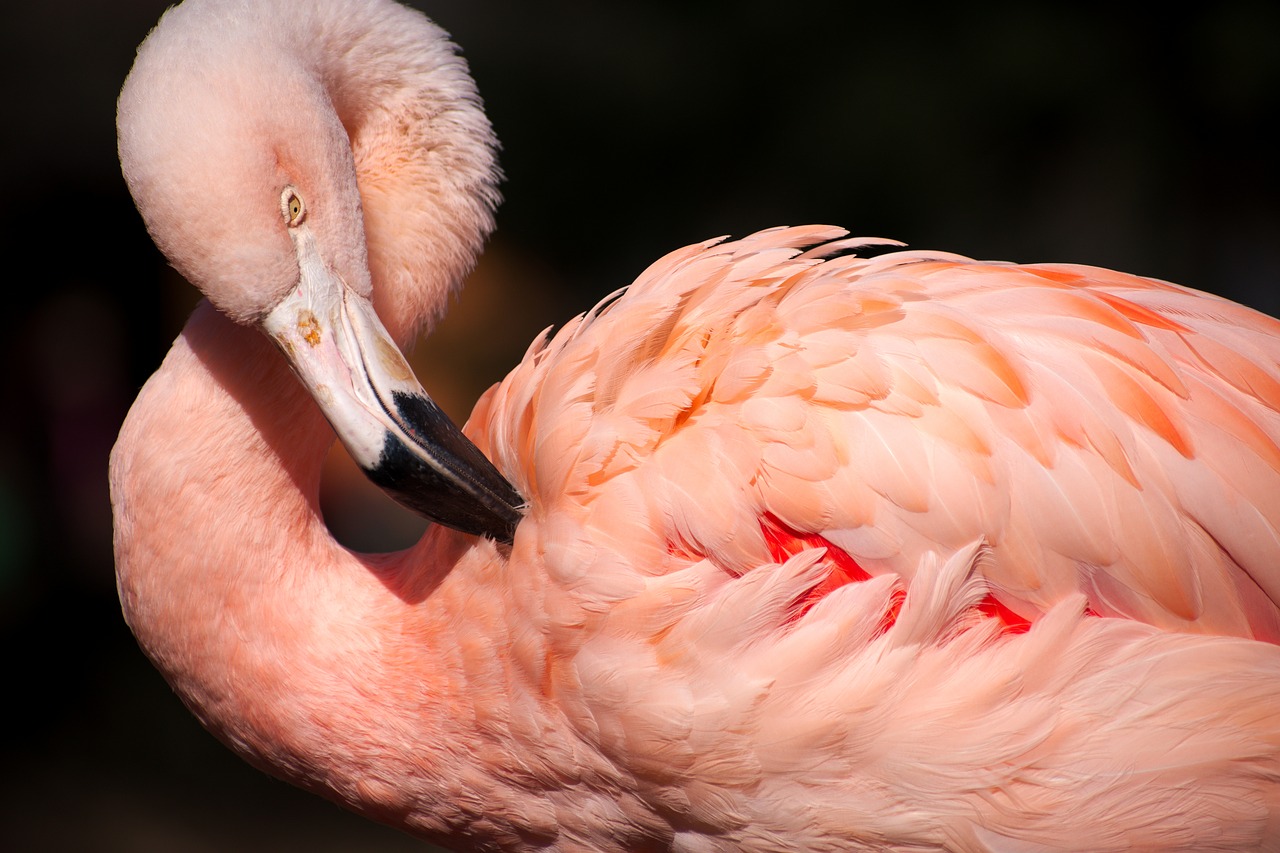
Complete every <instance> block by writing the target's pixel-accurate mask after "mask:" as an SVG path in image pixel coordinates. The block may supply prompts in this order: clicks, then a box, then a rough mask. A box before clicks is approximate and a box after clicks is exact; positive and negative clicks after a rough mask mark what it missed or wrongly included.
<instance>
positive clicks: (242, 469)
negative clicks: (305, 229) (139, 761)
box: [111, 304, 500, 832]
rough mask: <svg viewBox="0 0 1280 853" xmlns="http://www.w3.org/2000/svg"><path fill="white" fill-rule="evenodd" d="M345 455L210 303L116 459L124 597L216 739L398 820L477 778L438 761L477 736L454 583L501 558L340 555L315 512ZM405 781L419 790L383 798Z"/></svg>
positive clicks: (457, 758) (455, 553) (297, 393)
mask: <svg viewBox="0 0 1280 853" xmlns="http://www.w3.org/2000/svg"><path fill="white" fill-rule="evenodd" d="M332 441H333V435H332V432H331V431H330V429H329V427H328V425H327V423H326V422H325V421H324V419H323V417H322V416H321V414H320V413H319V411H318V409H317V408H316V406H315V404H314V402H313V401H312V400H311V399H310V397H308V396H307V395H306V394H305V393H304V391H303V389H302V387H301V385H300V384H299V383H298V382H297V381H296V380H295V378H294V377H293V376H292V375H291V374H290V373H289V370H288V368H287V367H286V365H285V363H284V360H283V359H282V358H281V357H280V355H279V353H277V352H275V351H274V350H273V348H272V346H271V344H270V343H269V342H268V341H267V340H266V339H265V338H264V337H263V336H261V335H260V334H258V333H257V332H256V331H254V330H251V329H246V328H243V327H240V326H237V325H235V324H234V323H232V322H230V321H229V320H227V319H226V318H224V317H222V316H221V315H220V314H218V313H217V312H216V311H214V310H213V309H212V308H211V307H210V306H209V305H207V304H203V305H202V306H201V308H200V309H198V310H197V312H196V314H195V316H193V318H192V319H191V321H190V322H189V323H188V324H187V327H186V328H185V329H184V331H183V334H182V335H181V337H180V338H179V339H178V340H177V341H176V342H175V344H174V347H173V349H172V350H171V351H170V353H169V355H168V356H167V358H166V359H165V362H164V364H163V366H162V367H161V368H160V370H159V371H157V373H156V374H155V375H154V376H153V377H152V378H151V380H150V381H148V383H147V384H146V386H145V387H144V389H143V391H142V393H141V394H140V395H139V398H138V401H137V402H136V403H135V405H134V407H133V409H132V410H131V411H130V413H129V416H128V418H127V419H126V422H125V424H124V426H123V428H122V430H121V434H120V439H119V441H118V443H117V445H116V447H115V449H114V451H113V453H112V460H111V489H112V503H113V505H114V508H115V514H116V543H115V547H116V558H117V559H116V564H117V583H118V587H119V591H120V598H121V603H122V607H123V610H124V614H125V618H126V621H127V622H128V623H129V625H130V627H131V629H132V630H133V632H134V634H135V636H136V637H137V638H138V641H139V644H140V645H141V646H142V648H143V650H144V651H145V652H146V653H147V655H148V656H149V657H150V658H151V659H152V661H153V662H154V663H155V665H156V666H157V668H159V669H160V670H161V672H162V673H163V674H164V675H165V677H166V679H167V680H168V681H169V682H170V684H171V685H172V686H173V687H174V689H175V691H176V692H177V693H178V695H179V696H180V697H181V698H182V699H183V701H184V702H185V703H186V704H187V705H188V707H190V708H191V710H192V711H193V712H194V713H195V714H196V716H197V717H198V718H199V719H200V720H201V722H202V723H203V724H204V725H205V726H206V727H207V728H209V729H210V731H212V732H213V733H214V734H215V735H216V736H217V737H218V738H219V739H221V740H222V741H223V742H225V743H227V744H228V745H229V746H231V747H232V748H233V749H234V750H236V751H237V752H238V753H240V754H241V755H242V756H243V757H245V758H246V759H247V760H249V761H250V762H251V763H253V764H255V765H257V766H259V767H260V768H262V769H264V770H266V771H268V772H270V773H273V774H274V775H278V776H282V777H284V778H286V779H288V780H289V781H292V782H294V783H295V784H298V785H301V786H303V787H306V788H309V789H311V790H314V791H316V792H317V793H320V794H322V795H324V796H327V797H329V798H331V799H336V800H339V801H342V802H345V803H346V804H347V805H348V806H350V807H352V808H355V809H357V810H360V811H363V812H365V813H366V814H369V815H370V816H372V817H375V818H381V819H387V820H389V819H391V816H393V815H396V814H403V813H404V812H405V811H412V810H415V808H416V809H421V810H423V811H427V810H426V809H423V808H422V803H415V802H407V801H406V799H407V798H409V799H417V800H421V799H423V798H430V797H432V796H433V793H432V791H433V787H434V786H433V784H432V782H431V780H432V779H433V778H434V779H443V778H447V777H449V776H456V775H457V774H458V773H460V772H465V768H461V767H459V766H457V765H459V764H460V763H465V762H466V761H467V760H469V758H468V753H467V751H466V750H465V749H462V750H453V751H451V752H449V753H447V754H446V753H445V750H444V747H445V746H446V745H452V746H454V747H456V746H457V745H458V744H465V743H466V742H467V740H468V737H470V736H473V735H468V733H467V731H465V730H464V729H465V727H466V726H467V720H468V718H469V717H470V716H471V715H470V714H469V713H468V712H467V710H466V708H465V707H464V706H463V705H461V704H460V702H462V701H463V700H461V699H460V697H462V696H465V695H467V693H468V690H467V685H466V684H465V681H466V680H467V677H468V675H467V674H466V672H465V667H458V666H449V662H450V660H451V659H452V658H454V657H457V654H458V652H457V651H456V649H457V647H458V645H459V643H458V641H457V640H456V639H455V638H453V635H454V634H456V633H457V631H458V626H460V625H465V623H466V620H467V616H466V613H465V610H466V607H467V605H466V604H465V602H462V603H460V602H459V601H457V600H456V598H457V597H456V596H453V595H450V594H448V590H447V589H441V587H442V585H443V582H444V581H445V580H446V579H447V577H448V575H449V572H450V571H451V570H452V569H453V568H454V567H455V564H457V563H465V561H467V560H474V559H477V558H475V557H472V556H471V554H472V553H473V552H475V551H477V550H483V549H484V548H486V547H492V546H490V545H488V544H487V543H486V544H485V545H483V546H481V547H480V548H477V547H475V546H474V545H472V544H470V543H473V542H474V540H471V539H469V538H465V537H458V536H455V535H454V534H453V533H452V532H451V531H446V530H442V529H436V528H433V529H432V531H431V532H430V533H429V534H428V536H427V538H426V540H424V542H422V543H420V545H419V547H418V548H416V549H414V551H413V552H405V553H403V554H388V555H375V556H361V555H356V554H352V553H350V552H348V551H346V550H345V549H343V548H342V547H341V546H340V545H338V544H337V543H336V542H335V541H334V540H333V539H332V537H331V536H330V535H329V532H328V530H327V529H326V528H325V526H324V523H323V520H322V518H321V516H320V511H319V506H318V488H319V481H320V470H321V465H322V461H323V458H324V455H325V453H326V451H327V449H328V447H329V446H330V444H331V443H332ZM456 608H462V610H461V615H459V612H453V611H455V609H456ZM499 698H500V697H493V696H489V697H487V698H486V701H488V702H490V703H493V702H494V701H496V700H497V699H499ZM437 744H438V745H440V747H439V749H437V747H436V745H437ZM408 745H412V750H410V749H407V748H406V747H407V746H408ZM437 752H438V753H439V754H436V753H437ZM399 765H404V767H403V772H404V773H405V774H406V775H409V776H412V775H417V776H419V777H425V781H424V783H423V785H422V786H421V787H419V788H418V789H416V790H400V789H398V788H397V787H395V786H390V785H384V784H380V783H379V782H378V778H385V777H380V776H379V774H382V773H385V772H387V768H395V767H397V766H399ZM379 768H380V769H379ZM423 829H424V830H425V831H436V832H443V831H444V828H431V827H424V828H423Z"/></svg>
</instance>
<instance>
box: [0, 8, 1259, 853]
mask: <svg viewBox="0 0 1280 853" xmlns="http://www.w3.org/2000/svg"><path fill="white" fill-rule="evenodd" d="M420 5H421V6H422V7H423V8H424V9H426V11H427V12H428V13H429V14H430V15H432V16H433V17H434V18H435V19H436V20H437V21H438V22H439V23H440V24H441V25H442V26H444V27H445V28H446V29H447V30H449V31H450V32H452V33H453V35H454V37H455V39H456V40H457V41H458V43H459V44H461V45H462V47H463V50H464V53H465V55H466V56H467V58H468V59H469V61H470V63H471V66H472V70H473V72H474V74H475V77H476V78H477V80H478V82H479V85H480V89H481V92H482V93H483V95H484V97H485V101H486V104H487V107H488V110H489V114H490V117H491V119H492V121H493V123H494V125H495V127H496V129H497V132H498V135H499V137H500V138H501V139H502V140H503V144H504V150H503V155H502V160H503V166H504V169H505V172H506V175H507V180H506V183H505V184H504V187H503V190H504V193H505V195H506V197H507V201H506V203H505V204H504V206H503V207H502V209H501V211H500V212H499V217H498V223H499V227H498V232H497V234H496V236H495V237H494V239H493V240H492V242H491V244H490V247H489V249H488V251H487V253H486V255H485V257H484V259H483V260H482V261H481V264H480V266H479V268H478V269H477V270H476V272H475V274H474V275H473V277H472V280H471V281H470V283H469V285H468V290H467V291H466V292H465V293H464V295H463V296H462V298H461V299H460V301H459V303H458V305H457V308H456V311H455V312H454V314H453V315H452V316H451V317H450V319H449V320H448V321H447V322H446V324H445V325H444V326H443V327H442V328H441V329H440V330H439V333H438V334H437V335H436V336H435V337H433V339H432V341H431V342H430V343H428V344H426V345H424V346H422V347H420V348H419V349H418V351H417V354H416V356H415V363H416V364H417V365H418V369H419V374H420V376H421V377H422V378H423V381H424V384H425V385H426V387H427V389H428V390H429V391H430V392H432V393H433V394H434V395H435V396H436V397H437V399H439V400H440V401H441V402H442V403H443V404H444V406H445V408H446V409H447V410H448V411H449V412H450V413H451V414H453V415H454V417H455V418H457V419H459V420H462V419H465V417H466V414H467V412H468V411H469V410H470V407H471V405H472V402H473V401H474V400H475V398H476V396H477V395H478V394H479V393H480V391H482V390H483V388H485V387H486V386H487V385H488V384H490V383H492V382H494V381H495V380H497V379H498V378H500V377H501V376H502V374H503V372H504V370H505V369H506V368H507V367H509V366H511V365H513V364H514V363H515V362H516V360H517V359H518V358H519V357H520V355H521V354H522V353H523V351H524V348H525V346H526V345H527V343H528V342H529V340H530V339H531V338H532V337H533V336H534V335H535V334H536V333H538V332H539V331H540V330H541V329H543V328H544V327H546V326H548V325H551V324H558V323H562V322H563V321H564V320H566V319H567V318H568V317H570V316H571V315H572V314H574V313H576V312H578V311H581V310H583V309H586V308H588V307H590V306H591V305H592V304H594V302H595V301H596V300H597V299H599V298H601V297H603V296H604V295H605V294H607V293H609V292H611V291H612V290H614V289H615V288H617V287H619V286H621V285H623V284H625V283H627V282H629V281H630V280H631V279H632V278H634V276H635V275H636V274H637V273H638V272H640V271H641V270H642V269H643V268H644V267H645V266H646V265H647V264H648V263H649V262H650V261H652V260H654V259H656V258H658V257H659V256H660V255H662V254H664V253H665V252H667V251H669V250H671V249H674V248H677V247H679V246H682V245H686V244H688V243H692V242H695V241H698V240H702V239H704V238H707V237H712V236H717V235H721V234H734V235H742V234H745V233H748V232H750V231H753V230H756V229H759V228H762V227H767V226H772V225H778V224H800V223H807V222H827V223H833V224H839V225H843V226H845V227H847V228H849V229H850V230H852V231H853V232H855V233H858V234H867V235H875V236H890V237H895V238H898V239H901V240H904V241H906V242H908V243H910V244H911V245H912V246H913V247H916V248H938V249H946V250H950V251H955V252H960V253H963V254H967V255H971V256H975V257H981V258H989V259H1001V260H1016V261H1028V262H1030V261H1075V262H1082V263H1090V264H1099V265H1103V266H1110V267H1114V268H1118V269H1122V270H1125V271H1129V272H1136V273H1140V274H1144V275H1149V276H1154V277H1158V278H1164V279H1169V280H1173V281H1177V282H1179V283H1182V284H1187V285H1191V286H1194V287H1197V288H1200V289H1203V290H1209V291H1213V292H1217V293H1220V294H1223V295H1225V296H1228V297H1230V298H1232V299H1236V300H1239V301H1242V302H1245V303H1247V304H1250V305H1253V306H1254V307H1257V308H1259V309H1261V310H1263V311H1266V312H1268V313H1272V314H1276V313H1280V166H1278V165H1277V159H1278V152H1280V51H1277V50H1276V48H1275V45H1276V43H1277V40H1280V5H1277V4H1275V3H1273V2H1263V1H1262V0H1257V2H1254V0H1226V2H1215V3H1212V4H1207V3H1206V4H1192V5H1191V6H1190V7H1187V8H1186V10H1185V11H1182V12H1179V13H1177V14H1176V15H1174V14H1172V13H1165V14H1164V15H1163V16H1160V17H1153V16H1151V15H1148V14H1142V13H1139V12H1136V11H1132V12H1131V11H1127V10H1125V9H1122V8H1120V6H1119V4H1108V5H1094V4H1063V5H1062V7H1053V6H1037V5H1032V4H1026V3H1005V4H989V3H985V4H984V3H964V4H955V5H954V6H950V7H944V6H941V5H937V4H925V5H915V4H910V3H894V4H884V3H880V4H871V3H859V2H849V0H844V1H843V2H808V3H803V4H800V3H792V4H779V3H763V2H738V3H727V2H710V0H701V1H700V0H686V2H678V3H677V2H657V3H655V2H646V3H639V2H632V1H631V0H622V2H614V3H611V4H607V5H606V4H589V3H585V2H576V3H574V2H547V3H541V4H516V3H514V2H492V3H467V2H463V0H441V2H432V3H429V4H428V3H421V4H420ZM165 6H166V2H165V0H64V2H62V3H57V4H51V3H7V4H4V6H3V8H2V9H0V22H3V32H4V33H5V34H6V39H5V42H6V49H5V50H4V51H0V69H2V70H3V73H0V80H3V86H4V102H5V103H6V104H8V106H7V108H6V110H5V113H6V115H5V126H6V127H7V128H8V129H7V130H6V131H5V132H4V133H2V134H0V150H2V151H3V155H4V161H3V162H5V163H7V164H8V166H7V167H5V168H3V169H2V170H0V181H3V187H2V189H3V194H2V195H0V217H2V225H0V240H3V250H4V257H5V258H6V259H7V261H8V269H9V273H8V274H7V278H8V282H9V283H8V285H7V286H6V287H5V293H6V299H7V300H8V301H7V304H6V306H5V310H4V317H5V319H6V320H7V321H8V323H7V329H6V333H5V334H4V335H3V336H0V346H2V347H3V356H4V360H3V364H4V368H5V369H4V370H3V371H2V372H0V383H3V384H2V385H0V390H2V391H3V394H4V398H5V403H4V411H5V413H6V414H5V416H4V417H3V419H2V420H0V423H3V433H2V434H0V642H3V649H4V655H5V659H6V660H7V661H8V663H7V664H6V666H5V672H6V673H7V682H8V687H6V688H2V689H3V692H4V694H5V695H7V696H8V697H9V698H8V699H7V700H6V701H5V702H4V704H3V711H2V712H0V713H3V714H4V716H5V718H6V725H5V727H4V731H7V732H8V735H7V740H8V743H7V744H6V746H5V755H4V767H5V771H6V772H5V773H4V774H3V779H2V781H0V786H3V787H2V788H0V848H3V849H6V850H84V849H92V850H98V851H116V850H119V851H149V850H165V851H175V850H176V851H186V850H194V851H203V850H210V851H216V850H230V849H235V850H245V851H256V850H264V851H265V850H272V851H281V850H308V851H329V850H334V851H336V850H352V849H358V850H407V849H420V848H419V847H417V846H416V845H414V844H413V843H412V842H411V841H410V840H409V839H407V838H406V837H404V836H401V835H399V834H397V833H395V832H393V831H391V830H386V829H383V828H380V827H377V826H373V825H371V824H368V823H366V822H364V821H362V820H360V819H358V818H355V817H351V816H348V815H346V814H345V813H344V812H342V811H340V810H339V809H337V808H336V807H334V806H331V805H329V804H328V803H325V802H323V801H320V800H318V799H316V798H313V797H311V796H309V795H305V794H301V793H297V792H295V791H293V789H291V788H289V787H288V786H286V785H284V784H282V783H278V782H276V781H274V780H271V779H269V778H267V777H265V776H263V775H262V774H259V773H258V772H256V771H254V770H252V769H250V768H249V767H248V766H247V765H244V764H242V763H241V762H240V761H239V760H238V759H236V758H235V757H234V756H233V755H232V754H231V753H230V752H228V751H227V750H225V749H224V748H223V747H222V746H220V745H219V744H218V743H216V742H215V741H214V740H213V739H212V738H211V737H210V736H209V735H207V734H205V733H204V731H203V730H202V729H200V727H199V726H198V725H197V724H196V722H195V721H194V719H192V718H191V717H190V715H189V714H187V712H186V711H185V710H184V709H183V708H182V706H181V705H180V703H179V702H178V701H177V700H176V699H175V698H174V697H173V695H172V694H171V693H170V692H169V689H168V688H167V687H166V685H165V684H164V683H163V681H162V680H161V679H160V677H159V676H158V675H157V674H156V673H155V671H154V670H153V669H152V668H151V667H150V665H149V664H148V662H147V661H146V660H145V658H144V657H143V656H142V655H141V653H140V652H139V651H138V649H137V647H136V645H135V644H134V642H133V640H132V638H131V636H130V635H129V632H128V630H127V628H126V627H125V626H124V624H123V621H122V620H121V618H120V615H119V609H118V605H117V603H116V600H115V589H114V580H113V575H112V557H111V515H110V507H109V503H108V498H107V481H106V472H107V468H106V465H107V462H106V460H107V453H108V451H109V449H110V447H111V444H112V442H113V441H114V438H115V433H116V430H117V428H118V427H119V424H120V421H121V419H122V418H123V417H124V414H125V412H126V410H127V408H128V406H129V404H130V402H131V401H132V399H133V396H134V395H135V394H136V392H137V389H138V387H139V386H140V385H141V383H142V382H143V381H144V380H145V379H146V377H147V376H148V375H149V374H150V373H151V372H152V371H153V370H154V369H155V368H156V367H157V366H158V364H159V362H160V360H161V358H162V356H163V354H164V352H165V350H166V349H167V347H168V345H169V342H170V341H171V340H172V339H173V338H174V337H175V336H176V335H177V334H178V332H179V331H180V329H181V327H182V324H183V322H184V319H185V317H186V315H187V314H188V313H189V312H190V310H191V307H192V306H193V305H194V302H195V298H196V297H195V291H194V290H193V289H192V288H190V287H189V286H187V285H186V284H185V283H184V282H182V281H181V280H180V279H178V278H177V277H176V275H175V274H174V273H172V271H170V270H169V269H168V268H167V267H166V266H165V264H164V261H163V259H162V258H161V257H160V256H159V254H158V253H157V252H156V250H155V249H154V248H153V247H152V245H151V243H150V240H149V239H148V238H147V235H146V233H145V231H144V230H143V228H142V225H141V221H140V220H139V218H138V216H137V214H136V213H135V211H134V208H133V205H132V203H131V201H130V199H129V197H128V194H127V192H126V189H125V186H124V183H123V181H122V180H121V178H120V175H119V170H118V167H117V163H116V159H115V129H114V109H115V96H116V93H117V91H118V90H119V87H120V84H121V82H122V81H123V79H124V77H125V75H126V73H127V72H128V70H129V66H130V64H131V62H132V58H133V54H134V49H135V47H136V46H137V44H138V42H140V41H141V39H142V38H143V36H145V34H146V33H147V31H148V29H149V28H150V27H151V26H152V25H153V24H154V22H155V21H156V20H157V19H158V17H159V15H160V13H161V11H162V10H163V9H164V7H165ZM330 461H331V465H330V474H329V478H328V483H329V485H330V488H328V489H327V491H326V512H327V513H328V514H329V516H330V518H331V520H332V524H333V526H334V528H335V529H336V531H337V532H338V534H339V536H340V538H342V539H343V541H344V542H347V543H348V544H350V545H352V546H354V547H360V548H365V549H378V548H393V547H400V546H402V545H404V544H407V543H408V542H410V541H413V539H415V538H416V537H417V535H418V534H419V533H420V531H421V524H420V523H419V522H418V521H416V520H415V519H413V518H412V517H409V516H407V514H405V513H403V512H401V511H400V510H398V508H396V507H395V506H394V505H392V504H390V503H389V502H388V501H386V500H384V499H382V498H381V496H380V495H378V494H377V493H375V492H372V490H370V489H368V488H366V487H364V485H363V482H362V481H360V480H358V479H357V478H353V477H352V476H351V469H350V467H349V466H348V464H347V463H345V461H344V459H343V457H342V456H341V455H340V454H335V455H334V457H333V458H332V459H331V460H330Z"/></svg>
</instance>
